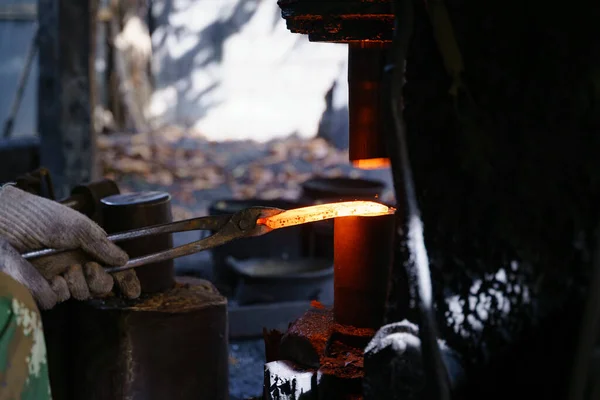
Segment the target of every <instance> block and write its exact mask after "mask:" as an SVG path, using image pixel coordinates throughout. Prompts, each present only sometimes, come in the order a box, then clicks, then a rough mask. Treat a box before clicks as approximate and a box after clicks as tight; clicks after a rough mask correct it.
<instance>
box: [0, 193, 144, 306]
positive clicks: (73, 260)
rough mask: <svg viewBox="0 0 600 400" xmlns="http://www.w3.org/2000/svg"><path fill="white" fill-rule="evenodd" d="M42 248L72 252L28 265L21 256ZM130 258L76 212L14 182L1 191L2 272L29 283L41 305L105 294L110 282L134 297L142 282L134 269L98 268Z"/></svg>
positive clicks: (0, 268)
mask: <svg viewBox="0 0 600 400" xmlns="http://www.w3.org/2000/svg"><path fill="white" fill-rule="evenodd" d="M42 248H53V249H61V250H62V249H67V250H72V251H68V252H65V253H61V254H59V255H54V256H47V257H41V258H38V259H35V260H32V263H29V262H28V261H27V260H25V259H24V258H23V257H21V255H20V253H25V252H28V251H32V250H39V249H42ZM128 259H129V257H128V256H127V254H126V253H125V252H124V251H123V250H121V249H120V248H119V247H117V246H116V245H115V244H114V243H112V242H110V241H109V240H108V239H107V238H106V233H105V232H104V230H103V229H102V228H100V226H98V225H97V224H96V223H94V222H93V221H92V220H90V219H89V218H87V217H86V216H85V215H83V214H81V213H79V212H78V211H75V210H73V209H71V208H69V207H66V206H63V205H61V204H59V203H57V202H55V201H52V200H48V199H45V198H42V197H39V196H35V195H32V194H29V193H27V192H24V191H22V190H20V189H17V188H15V187H13V186H4V187H2V188H1V189H0V271H2V272H4V273H7V274H8V275H10V276H12V277H13V278H14V279H15V280H17V281H18V282H20V283H22V284H23V285H25V286H27V287H28V288H29V289H30V290H31V292H32V294H33V296H34V298H35V299H36V300H37V302H38V303H39V304H40V307H41V308H42V309H49V308H52V307H54V305H56V303H60V302H62V301H65V300H67V299H69V298H70V297H73V298H75V299H77V300H87V299H89V298H91V297H93V296H99V295H105V294H107V293H109V292H110V291H111V290H112V288H113V285H114V281H116V282H117V286H118V288H119V290H120V292H121V293H122V294H123V295H124V296H125V297H128V298H137V297H138V296H139V295H140V282H139V280H138V278H137V275H136V274H135V272H134V271H133V270H127V271H122V272H117V273H115V274H112V276H111V275H109V274H108V273H106V272H105V271H104V269H103V268H102V267H101V266H100V264H102V265H105V266H121V265H124V264H125V263H127V261H128ZM98 263H100V264H98ZM113 278H114V281H113Z"/></svg>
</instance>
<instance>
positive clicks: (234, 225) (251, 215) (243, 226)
mask: <svg viewBox="0 0 600 400" xmlns="http://www.w3.org/2000/svg"><path fill="white" fill-rule="evenodd" d="M283 211H284V210H282V209H279V208H272V207H250V208H246V209H244V210H241V211H239V212H237V213H235V214H233V215H232V216H231V219H230V220H229V222H228V223H227V224H226V225H225V226H224V227H223V228H222V229H221V231H220V232H219V236H221V235H222V237H223V239H229V240H233V239H237V238H240V237H252V236H260V235H264V234H265V233H267V232H270V231H271V230H272V229H271V228H269V227H267V226H265V225H259V224H257V220H258V219H259V218H267V217H270V216H273V215H277V214H279V213H282V212H283Z"/></svg>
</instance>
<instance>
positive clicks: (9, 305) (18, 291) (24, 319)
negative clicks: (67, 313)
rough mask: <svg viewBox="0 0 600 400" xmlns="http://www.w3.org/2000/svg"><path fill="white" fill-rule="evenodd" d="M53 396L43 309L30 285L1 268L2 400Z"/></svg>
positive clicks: (35, 399) (0, 356) (23, 399)
mask: <svg viewBox="0 0 600 400" xmlns="http://www.w3.org/2000/svg"><path fill="white" fill-rule="evenodd" d="M0 262H1V260H0ZM51 398H52V395H51V393H50V380H49V377H48V364H47V362H46V342H45V341H44V332H43V330H42V320H41V315H40V312H39V310H38V308H37V306H36V304H35V301H34V300H33V297H32V296H31V294H30V293H29V291H28V290H27V288H26V287H25V286H23V285H21V284H20V283H18V282H17V281H15V280H14V279H12V278H11V277H10V276H8V275H6V274H4V273H2V272H0V400H48V399H51Z"/></svg>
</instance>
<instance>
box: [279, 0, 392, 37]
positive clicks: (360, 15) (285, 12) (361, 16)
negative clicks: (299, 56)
mask: <svg viewBox="0 0 600 400" xmlns="http://www.w3.org/2000/svg"><path fill="white" fill-rule="evenodd" d="M277 4H278V5H279V7H280V8H281V15H282V17H283V18H284V19H285V20H286V23H287V27H288V29H289V30H290V31H291V32H293V33H301V34H305V35H308V39H309V40H310V41H311V42H332V43H348V42H352V41H359V40H368V41H383V42H391V41H392V35H393V31H394V13H393V12H392V4H391V1H390V0H322V1H314V0H279V1H278V2H277Z"/></svg>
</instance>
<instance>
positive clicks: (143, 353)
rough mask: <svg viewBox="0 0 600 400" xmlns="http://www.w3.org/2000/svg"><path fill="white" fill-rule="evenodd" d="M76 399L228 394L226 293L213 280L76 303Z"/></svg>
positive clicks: (222, 398)
mask: <svg viewBox="0 0 600 400" xmlns="http://www.w3.org/2000/svg"><path fill="white" fill-rule="evenodd" d="M72 332H73V335H74V337H76V338H79V340H75V341H73V342H72V344H71V349H70V351H71V366H72V370H71V374H70V376H69V378H70V395H71V397H70V398H71V399H88V400H113V399H123V398H128V399H132V400H142V399H143V400H153V399H157V400H158V399H160V400H162V399H174V400H188V399H189V400H191V399H198V398H202V399H206V400H227V399H228V351H227V343H228V340H227V300H226V299H225V298H224V297H222V296H221V295H220V294H219V293H218V292H217V291H216V289H215V288H214V286H212V284H210V283H209V282H207V281H202V280H197V281H196V282H194V283H189V282H188V283H187V284H177V285H176V286H175V287H174V288H173V289H171V290H169V291H167V292H164V293H157V294H152V295H143V296H142V298H140V299H139V300H135V301H124V300H122V299H119V298H117V297H113V298H109V299H106V300H95V301H90V302H85V303H77V304H76V309H75V310H74V314H73V318H72Z"/></svg>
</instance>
